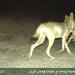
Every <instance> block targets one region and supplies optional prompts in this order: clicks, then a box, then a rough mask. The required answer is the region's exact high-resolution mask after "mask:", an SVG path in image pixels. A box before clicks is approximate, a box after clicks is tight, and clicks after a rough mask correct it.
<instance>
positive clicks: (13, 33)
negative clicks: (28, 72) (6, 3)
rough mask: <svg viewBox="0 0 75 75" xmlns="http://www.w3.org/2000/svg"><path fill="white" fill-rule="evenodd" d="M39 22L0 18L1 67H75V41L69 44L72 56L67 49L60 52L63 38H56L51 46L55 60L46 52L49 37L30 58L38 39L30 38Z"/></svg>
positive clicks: (29, 19) (31, 19) (27, 19)
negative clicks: (32, 46)
mask: <svg viewBox="0 0 75 75" xmlns="http://www.w3.org/2000/svg"><path fill="white" fill-rule="evenodd" d="M39 23H40V21H39V20H35V19H33V18H26V19H25V18H23V17H22V18H19V19H18V18H14V17H13V18H6V17H2V18H0V68H75V43H74V42H71V43H70V44H69V48H70V50H71V52H72V53H73V55H72V56H70V55H69V54H68V53H67V51H66V50H65V51H64V52H63V53H60V54H59V53H58V51H59V50H60V49H61V39H56V40H55V43H54V45H53V47H52V48H51V54H52V55H53V56H55V59H54V60H50V58H49V57H48V56H47V55H46V53H45V50H46V48H47V45H48V41H47V39H46V41H45V42H44V44H42V45H41V46H39V47H37V48H36V49H35V50H34V52H33V56H32V58H31V59H30V58H29V51H30V47H31V45H32V44H33V43H35V41H36V40H34V41H31V40H30V38H31V36H32V34H33V33H34V31H35V30H36V27H37V25H38V24H39ZM35 25H36V26H35Z"/></svg>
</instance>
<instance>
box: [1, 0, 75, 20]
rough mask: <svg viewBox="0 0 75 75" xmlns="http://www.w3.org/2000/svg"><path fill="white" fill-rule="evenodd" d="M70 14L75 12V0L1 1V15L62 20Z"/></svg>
mask: <svg viewBox="0 0 75 75" xmlns="http://www.w3.org/2000/svg"><path fill="white" fill-rule="evenodd" d="M70 12H75V0H0V14H1V15H10V16H11V15H12V14H14V15H16V14H19V16H21V15H23V16H24V17H34V18H35V17H39V18H41V19H43V20H45V19H46V20H47V19H55V20H62V19H63V18H64V15H65V14H69V13H70Z"/></svg>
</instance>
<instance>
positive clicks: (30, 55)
mask: <svg viewBox="0 0 75 75" xmlns="http://www.w3.org/2000/svg"><path fill="white" fill-rule="evenodd" d="M44 40H45V35H44V34H41V35H40V36H39V38H38V40H37V42H36V43H35V44H33V45H32V46H31V50H30V53H29V58H31V57H32V53H33V50H34V48H36V47H37V46H39V45H40V44H42V43H43V42H44Z"/></svg>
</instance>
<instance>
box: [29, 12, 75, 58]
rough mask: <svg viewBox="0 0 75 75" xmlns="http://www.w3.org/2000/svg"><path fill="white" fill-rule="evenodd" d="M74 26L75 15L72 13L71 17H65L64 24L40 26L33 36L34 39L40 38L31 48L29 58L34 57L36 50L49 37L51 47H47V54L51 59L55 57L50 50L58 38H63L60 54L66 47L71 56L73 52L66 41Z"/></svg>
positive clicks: (50, 23)
mask: <svg viewBox="0 0 75 75" xmlns="http://www.w3.org/2000/svg"><path fill="white" fill-rule="evenodd" d="M73 26H74V16H73V13H70V16H69V17H68V16H65V21H64V22H63V23H60V22H46V23H42V24H40V25H39V26H38V28H37V30H36V32H35V34H34V35H33V37H38V40H37V42H36V43H35V44H33V45H32V46H31V50H30V53H29V57H30V58H31V57H32V53H33V50H34V48H36V47H37V46H39V45H40V44H42V43H43V42H44V40H45V37H47V39H48V41H49V45H48V47H47V50H46V54H47V55H48V56H49V57H50V58H51V59H54V57H53V56H52V55H51V54H50V50H51V47H52V46H53V44H54V40H55V39H56V38H62V50H61V51H60V52H62V51H64V47H65V48H66V50H67V52H68V53H69V54H70V55H71V51H70V49H69V47H68V45H67V43H66V39H67V37H68V36H69V34H70V33H71V32H72V29H73Z"/></svg>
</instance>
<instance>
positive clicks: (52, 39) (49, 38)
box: [46, 36, 55, 59]
mask: <svg viewBox="0 0 75 75" xmlns="http://www.w3.org/2000/svg"><path fill="white" fill-rule="evenodd" d="M47 38H48V41H49V45H48V48H47V50H46V54H47V55H48V56H49V57H50V58H51V59H54V57H53V56H52V55H51V54H50V49H51V47H52V46H53V43H54V40H55V38H54V37H52V36H47Z"/></svg>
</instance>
